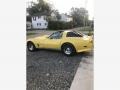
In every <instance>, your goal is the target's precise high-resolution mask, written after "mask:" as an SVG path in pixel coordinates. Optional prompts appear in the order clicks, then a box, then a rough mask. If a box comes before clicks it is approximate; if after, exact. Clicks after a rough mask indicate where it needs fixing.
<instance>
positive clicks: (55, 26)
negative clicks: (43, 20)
mask: <svg viewBox="0 0 120 90" xmlns="http://www.w3.org/2000/svg"><path fill="white" fill-rule="evenodd" d="M72 27H73V23H72V22H62V21H49V24H48V29H51V30H63V29H70V28H72Z"/></svg>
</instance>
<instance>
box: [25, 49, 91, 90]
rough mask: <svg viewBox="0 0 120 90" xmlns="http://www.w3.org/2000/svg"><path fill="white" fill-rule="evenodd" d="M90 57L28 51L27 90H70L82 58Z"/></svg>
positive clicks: (86, 54) (83, 54)
mask: <svg viewBox="0 0 120 90" xmlns="http://www.w3.org/2000/svg"><path fill="white" fill-rule="evenodd" d="M89 55H90V53H79V54H77V55H75V56H72V57H67V56H64V55H63V54H62V53H61V52H59V51H51V50H38V51H36V52H28V51H27V90H69V89H70V86H71V83H72V81H73V79H74V75H75V73H76V70H77V68H78V66H79V64H80V63H81V60H82V58H84V57H87V56H89Z"/></svg>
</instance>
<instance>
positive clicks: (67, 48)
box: [62, 45, 75, 56]
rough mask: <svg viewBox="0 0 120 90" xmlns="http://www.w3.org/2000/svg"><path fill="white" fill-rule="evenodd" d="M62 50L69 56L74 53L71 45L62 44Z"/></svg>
mask: <svg viewBox="0 0 120 90" xmlns="http://www.w3.org/2000/svg"><path fill="white" fill-rule="evenodd" d="M62 52H63V53H64V54H65V55H67V56H71V55H73V54H74V53H75V48H74V47H73V46H72V45H64V46H63V47H62Z"/></svg>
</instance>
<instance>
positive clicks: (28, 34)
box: [27, 33, 37, 36]
mask: <svg viewBox="0 0 120 90" xmlns="http://www.w3.org/2000/svg"><path fill="white" fill-rule="evenodd" d="M35 34H37V33H27V36H30V35H35Z"/></svg>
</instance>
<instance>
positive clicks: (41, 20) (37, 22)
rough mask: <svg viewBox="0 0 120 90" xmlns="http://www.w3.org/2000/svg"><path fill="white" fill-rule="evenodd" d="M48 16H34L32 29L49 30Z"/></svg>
mask: <svg viewBox="0 0 120 90" xmlns="http://www.w3.org/2000/svg"><path fill="white" fill-rule="evenodd" d="M46 19H47V16H46V15H35V16H32V28H34V29H47V27H48V21H47V20H46Z"/></svg>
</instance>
